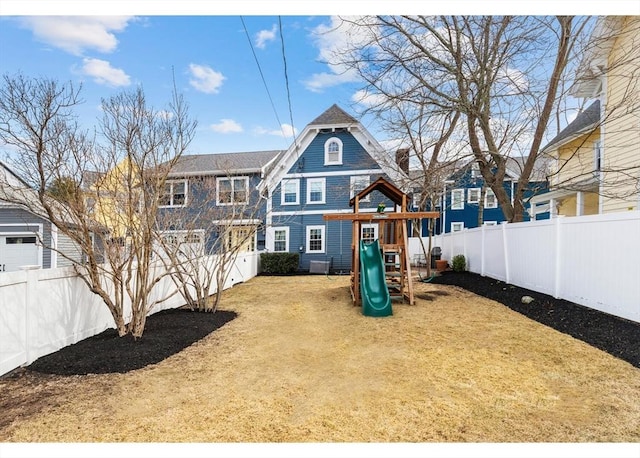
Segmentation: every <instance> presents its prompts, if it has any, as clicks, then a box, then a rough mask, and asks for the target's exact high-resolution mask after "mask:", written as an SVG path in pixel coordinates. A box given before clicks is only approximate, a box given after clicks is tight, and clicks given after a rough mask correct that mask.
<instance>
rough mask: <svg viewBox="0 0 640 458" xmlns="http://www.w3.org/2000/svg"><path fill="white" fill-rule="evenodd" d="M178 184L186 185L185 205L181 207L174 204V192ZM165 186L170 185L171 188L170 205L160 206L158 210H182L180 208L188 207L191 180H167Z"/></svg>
mask: <svg viewBox="0 0 640 458" xmlns="http://www.w3.org/2000/svg"><path fill="white" fill-rule="evenodd" d="M176 183H184V203H183V204H180V205H175V204H174V203H173V197H174V195H175V193H174V192H173V185H174V184H176ZM164 185H165V186H167V185H169V186H170V191H171V192H170V193H169V195H170V202H171V203H170V204H169V205H158V208H180V207H186V205H187V202H188V201H189V180H187V179H184V180H167V181H165V183H164Z"/></svg>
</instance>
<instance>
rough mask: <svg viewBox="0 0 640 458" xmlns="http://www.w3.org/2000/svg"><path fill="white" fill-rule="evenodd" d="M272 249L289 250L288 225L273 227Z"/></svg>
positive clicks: (278, 250)
mask: <svg viewBox="0 0 640 458" xmlns="http://www.w3.org/2000/svg"><path fill="white" fill-rule="evenodd" d="M273 251H277V252H287V251H289V228H288V227H274V228H273Z"/></svg>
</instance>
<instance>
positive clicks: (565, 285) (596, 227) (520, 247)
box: [409, 211, 640, 322]
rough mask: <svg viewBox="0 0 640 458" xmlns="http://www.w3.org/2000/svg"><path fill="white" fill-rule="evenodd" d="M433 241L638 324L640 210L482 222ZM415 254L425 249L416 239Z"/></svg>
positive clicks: (506, 275)
mask: <svg viewBox="0 0 640 458" xmlns="http://www.w3.org/2000/svg"><path fill="white" fill-rule="evenodd" d="M424 243H425V246H427V241H426V239H425V241H424ZM432 244H433V246H439V247H440V248H441V249H442V258H443V259H446V260H448V261H449V262H451V260H452V259H453V257H454V256H455V255H457V254H463V255H464V256H465V258H466V261H467V269H468V270H470V271H471V272H475V273H478V274H481V275H484V276H487V277H491V278H495V279H498V280H502V281H505V282H507V283H511V284H513V285H516V286H520V287H523V288H527V289H530V290H533V291H538V292H541V293H545V294H549V295H551V296H553V297H556V298H561V299H566V300H568V301H571V302H574V303H576V304H580V305H584V306H587V307H590V308H593V309H596V310H600V311H602V312H606V313H609V314H612V315H616V316H619V317H622V318H625V319H628V320H632V321H636V322H640V212H638V211H632V212H627V213H611V214H605V215H590V216H578V217H558V218H554V219H551V220H543V221H530V222H525V223H515V224H501V225H499V226H483V227H481V228H475V229H467V230H463V231H462V232H456V233H452V234H445V235H443V236H436V237H434V239H433V243H432ZM409 253H410V254H411V255H416V254H420V253H422V248H421V247H420V241H419V239H418V238H412V239H410V240H409Z"/></svg>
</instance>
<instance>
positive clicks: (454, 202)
mask: <svg viewBox="0 0 640 458" xmlns="http://www.w3.org/2000/svg"><path fill="white" fill-rule="evenodd" d="M462 209H464V189H454V190H453V191H451V210H462Z"/></svg>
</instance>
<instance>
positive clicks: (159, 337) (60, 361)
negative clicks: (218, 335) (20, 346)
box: [26, 309, 237, 375]
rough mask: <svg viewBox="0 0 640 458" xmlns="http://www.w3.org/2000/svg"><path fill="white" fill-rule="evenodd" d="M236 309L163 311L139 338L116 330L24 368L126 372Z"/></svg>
mask: <svg viewBox="0 0 640 458" xmlns="http://www.w3.org/2000/svg"><path fill="white" fill-rule="evenodd" d="M236 316H237V314H236V312H230V311H224V310H218V311H217V312H216V313H205V312H194V311H191V310H188V309H172V310H163V311H161V312H158V313H155V314H153V315H151V316H149V317H148V318H147V322H146V325H145V328H144V333H143V334H142V337H140V338H139V339H137V340H136V341H134V339H133V337H132V336H131V335H126V336H124V337H118V333H117V332H116V330H115V329H107V330H106V331H104V332H102V333H100V334H97V335H95V336H92V337H89V338H87V339H84V340H82V341H80V342H78V343H76V344H73V345H69V346H67V347H65V348H63V349H61V350H58V351H57V352H55V353H52V354H49V355H46V356H43V357H41V358H38V359H37V360H36V361H35V362H33V363H32V364H31V365H30V366H28V367H27V368H26V369H27V370H30V371H35V372H40V373H45V374H56V375H85V374H108V373H116V372H119V373H125V372H129V371H132V370H135V369H140V368H143V367H145V366H148V365H150V364H155V363H159V362H160V361H162V360H164V359H166V358H168V357H169V356H171V355H173V354H175V353H178V352H179V351H181V350H183V349H184V348H186V347H188V346H189V345H191V344H193V343H195V342H197V341H198V340H200V339H202V338H203V337H206V336H207V335H209V334H211V333H212V332H213V331H215V330H216V329H218V328H220V327H221V326H223V325H224V324H226V323H228V322H229V321H231V320H233V319H234V318H235V317H236Z"/></svg>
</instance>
